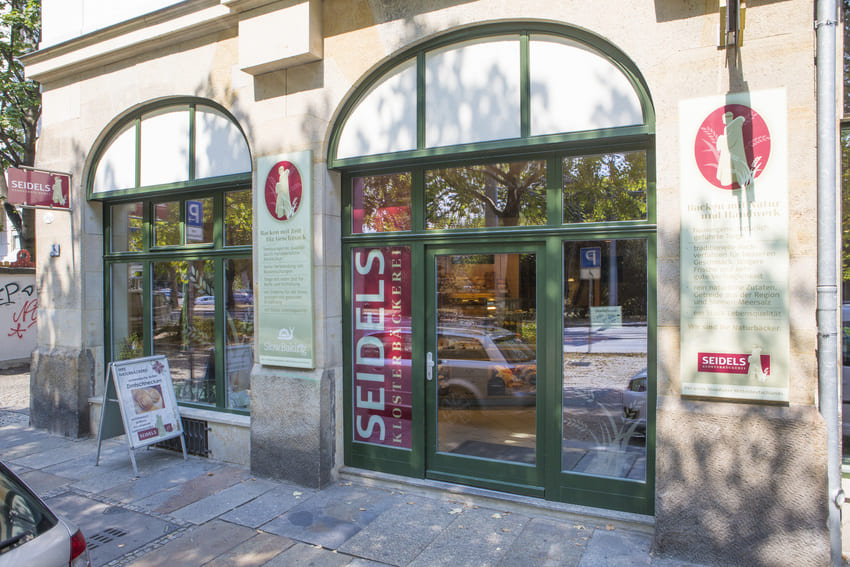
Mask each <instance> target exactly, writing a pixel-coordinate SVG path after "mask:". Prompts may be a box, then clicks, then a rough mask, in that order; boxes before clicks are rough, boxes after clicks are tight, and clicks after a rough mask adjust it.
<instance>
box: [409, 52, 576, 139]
mask: <svg viewBox="0 0 850 567" xmlns="http://www.w3.org/2000/svg"><path fill="white" fill-rule="evenodd" d="M561 68H562V69H563V68H564V67H561ZM520 77H521V73H520V45H519V39H518V38H517V37H516V36H513V37H501V38H493V37H489V38H486V39H477V40H473V41H468V42H466V43H463V44H460V45H452V46H451V47H447V48H444V49H437V50H434V51H431V52H429V53H427V54H426V55H425V116H426V117H427V118H428V120H427V124H426V127H425V139H426V145H427V146H428V147H429V148H431V147H435V146H447V145H452V144H467V143H473V142H485V141H489V140H505V139H508V138H519V136H520V115H521V112H520V90H521V89H520Z"/></svg>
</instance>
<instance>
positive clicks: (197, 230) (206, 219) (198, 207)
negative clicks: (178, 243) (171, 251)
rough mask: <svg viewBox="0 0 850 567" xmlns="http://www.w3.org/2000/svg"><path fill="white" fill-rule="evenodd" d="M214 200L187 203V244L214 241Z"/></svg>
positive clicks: (197, 200) (196, 200)
mask: <svg viewBox="0 0 850 567" xmlns="http://www.w3.org/2000/svg"><path fill="white" fill-rule="evenodd" d="M213 212H214V211H213V199H212V198H211V197H210V198H207V199H194V200H191V201H186V244H209V243H212V241H213Z"/></svg>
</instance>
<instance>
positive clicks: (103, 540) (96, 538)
mask: <svg viewBox="0 0 850 567" xmlns="http://www.w3.org/2000/svg"><path fill="white" fill-rule="evenodd" d="M127 533H128V532H125V531H124V530H122V529H121V528H106V529H105V530H103V531H102V532H98V533H96V534H94V535H93V536H90V537H89V538H88V548H89V551H91V550H94V549H97V548H98V547H100V546H101V545H106V544H107V543H110V542H112V541H114V540H116V539H118V538H119V537H124V536H125V535H127Z"/></svg>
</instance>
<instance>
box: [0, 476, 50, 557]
mask: <svg viewBox="0 0 850 567" xmlns="http://www.w3.org/2000/svg"><path fill="white" fill-rule="evenodd" d="M56 523H57V519H56V516H54V515H53V514H51V513H50V510H48V509H47V508H46V507H45V506H44V504H42V503H41V501H40V500H39V499H38V498H36V497H35V495H34V494H33V493H32V492H30V491H29V489H28V488H27V487H26V486H24V485H23V483H21V482H20V481H19V480H18V479H17V477H15V476H14V475H13V474H12V473H11V472H9V469H7V468H6V467H5V466H3V465H2V464H0V554H2V553H4V552H6V551H9V550H10V549H12V548H14V547H17V546H18V545H22V544H24V543H26V542H28V541H30V540H32V539H35V538H36V537H38V536H40V535H41V534H43V533H44V532H46V531H48V530H49V529H51V528H52V527H53V526H55V525H56Z"/></svg>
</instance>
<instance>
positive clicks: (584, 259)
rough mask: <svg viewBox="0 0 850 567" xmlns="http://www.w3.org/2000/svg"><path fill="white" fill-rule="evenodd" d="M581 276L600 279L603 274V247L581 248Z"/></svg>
mask: <svg viewBox="0 0 850 567" xmlns="http://www.w3.org/2000/svg"><path fill="white" fill-rule="evenodd" d="M579 272H580V274H579V276H580V278H581V279H583V280H598V279H599V278H600V277H601V276H602V248H601V247H599V246H593V247H590V248H581V249H579Z"/></svg>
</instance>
